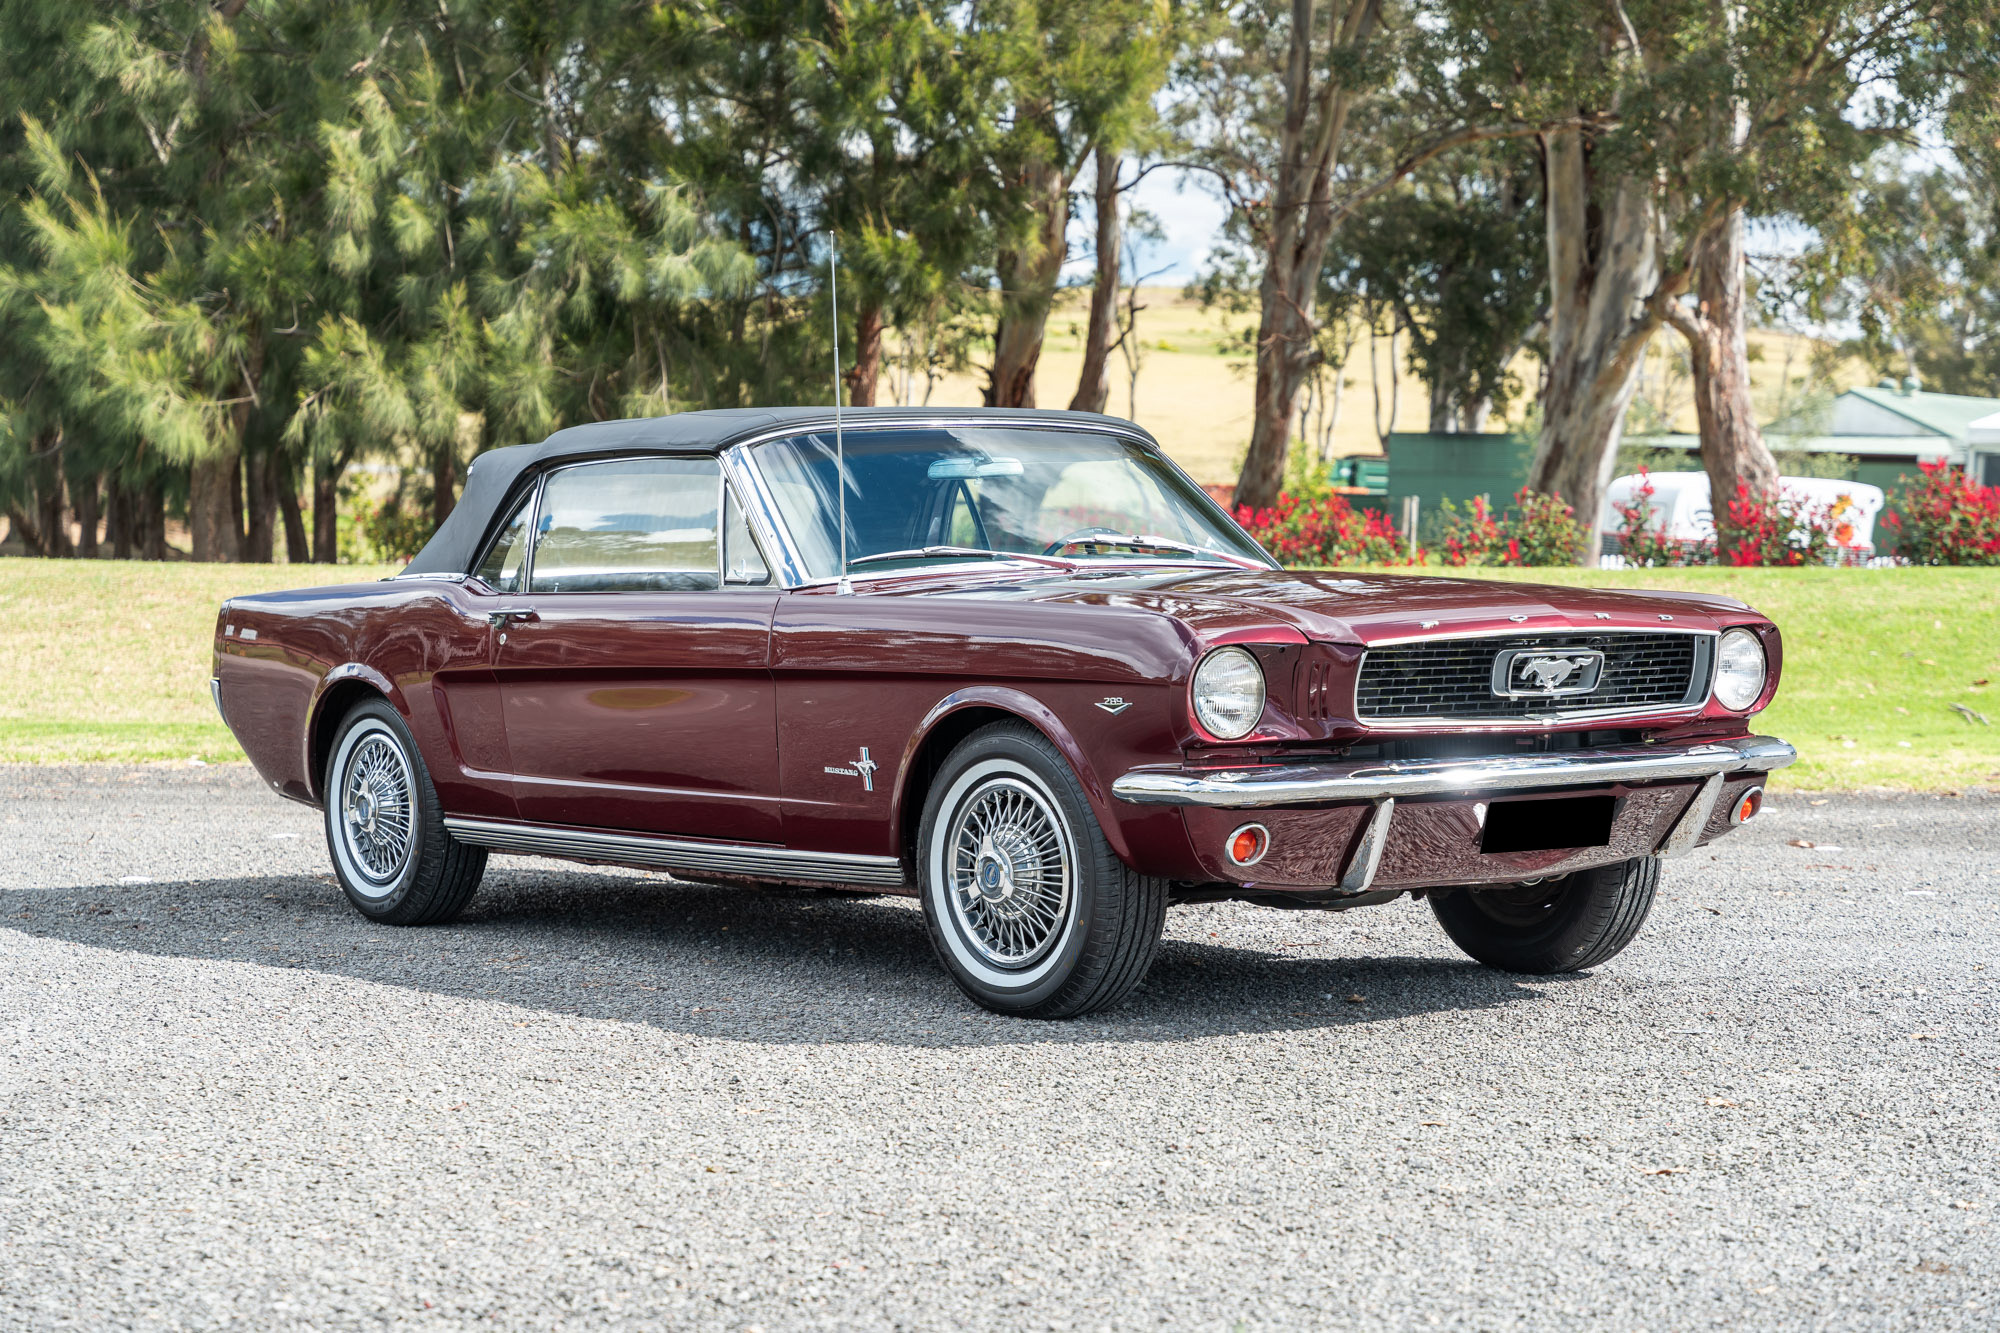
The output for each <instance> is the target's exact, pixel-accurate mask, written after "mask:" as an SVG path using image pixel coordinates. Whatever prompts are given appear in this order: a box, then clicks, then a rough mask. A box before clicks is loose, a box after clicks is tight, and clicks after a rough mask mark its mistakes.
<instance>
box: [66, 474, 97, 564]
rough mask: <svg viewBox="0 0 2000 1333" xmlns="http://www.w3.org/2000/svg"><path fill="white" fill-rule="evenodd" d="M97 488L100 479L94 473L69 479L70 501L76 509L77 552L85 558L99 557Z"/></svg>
mask: <svg viewBox="0 0 2000 1333" xmlns="http://www.w3.org/2000/svg"><path fill="white" fill-rule="evenodd" d="M97 488H98V480H97V477H96V476H95V475H94V474H93V475H91V476H88V477H71V478H70V481H69V503H70V507H71V508H72V509H74V510H75V511H76V526H77V543H76V553H77V555H78V556H80V557H81V558H83V559H85V560H95V559H97V520H98V517H99V514H98V507H97Z"/></svg>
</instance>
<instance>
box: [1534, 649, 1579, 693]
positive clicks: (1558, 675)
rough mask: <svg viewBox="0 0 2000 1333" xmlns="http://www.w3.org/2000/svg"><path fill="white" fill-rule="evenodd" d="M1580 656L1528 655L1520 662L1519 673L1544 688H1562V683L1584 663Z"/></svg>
mask: <svg viewBox="0 0 2000 1333" xmlns="http://www.w3.org/2000/svg"><path fill="white" fill-rule="evenodd" d="M1584 660H1585V659H1583V658H1580V657H1530V658H1528V659H1526V660H1525V661H1523V662H1522V663H1521V674H1522V675H1524V676H1526V677H1527V678H1528V679H1529V680H1531V681H1533V682H1534V683H1535V685H1536V686H1537V687H1539V688H1541V689H1544V690H1555V689H1560V688H1562V683H1563V682H1564V681H1566V680H1568V679H1569V678H1570V677H1571V676H1573V675H1575V674H1576V671H1577V668H1578V667H1580V666H1582V665H1583V664H1584Z"/></svg>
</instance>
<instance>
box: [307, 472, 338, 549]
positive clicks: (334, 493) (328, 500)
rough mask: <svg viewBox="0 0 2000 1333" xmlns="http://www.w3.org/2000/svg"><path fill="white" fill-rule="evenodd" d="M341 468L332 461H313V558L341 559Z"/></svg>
mask: <svg viewBox="0 0 2000 1333" xmlns="http://www.w3.org/2000/svg"><path fill="white" fill-rule="evenodd" d="M339 505H340V472H339V470H338V469H337V468H336V467H335V466H334V464H333V463H332V462H330V461H325V460H322V461H319V462H316V463H314V464H313V561H314V563H315V564H321V565H334V564H339V563H340V510H339Z"/></svg>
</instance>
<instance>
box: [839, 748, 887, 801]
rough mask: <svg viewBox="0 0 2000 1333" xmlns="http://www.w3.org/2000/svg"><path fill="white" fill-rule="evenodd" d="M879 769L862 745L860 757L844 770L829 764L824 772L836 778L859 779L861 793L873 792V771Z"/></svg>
mask: <svg viewBox="0 0 2000 1333" xmlns="http://www.w3.org/2000/svg"><path fill="white" fill-rule="evenodd" d="M879 767H881V765H879V764H877V763H876V762H875V761H874V760H873V759H870V758H869V757H868V747H867V746H865V745H864V746H862V747H861V757H860V758H859V759H857V760H855V761H854V762H853V763H851V764H849V765H848V766H847V767H846V768H835V767H834V766H833V765H831V764H829V765H827V767H826V771H827V772H829V773H831V774H833V775H834V776H835V777H838V778H860V779H861V789H862V790H863V791H874V790H875V770H876V769H877V768H879Z"/></svg>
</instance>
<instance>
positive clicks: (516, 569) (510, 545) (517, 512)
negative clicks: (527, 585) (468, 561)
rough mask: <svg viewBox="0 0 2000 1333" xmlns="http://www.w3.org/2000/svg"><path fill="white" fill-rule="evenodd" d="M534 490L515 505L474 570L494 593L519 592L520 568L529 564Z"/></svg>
mask: <svg viewBox="0 0 2000 1333" xmlns="http://www.w3.org/2000/svg"><path fill="white" fill-rule="evenodd" d="M534 498H535V493H534V492H533V491H532V490H531V491H529V492H528V493H527V494H526V495H524V496H522V497H521V502H520V503H519V504H517V505H515V506H514V513H513V516H512V517H511V518H509V519H508V520H507V522H506V524H505V525H504V526H503V527H502V528H501V529H500V535H499V536H497V537H495V538H494V539H493V545H491V546H489V547H487V548H486V558H485V559H484V560H482V561H480V562H479V568H478V569H475V570H473V571H472V572H473V573H474V574H475V575H476V576H478V578H479V579H480V580H481V581H482V582H484V583H485V584H486V586H487V587H489V588H491V589H493V591H495V592H520V591H521V571H522V570H523V569H524V568H526V566H527V563H528V562H527V556H528V513H529V511H530V510H531V509H532V508H533V507H534V506H533V501H534Z"/></svg>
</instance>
